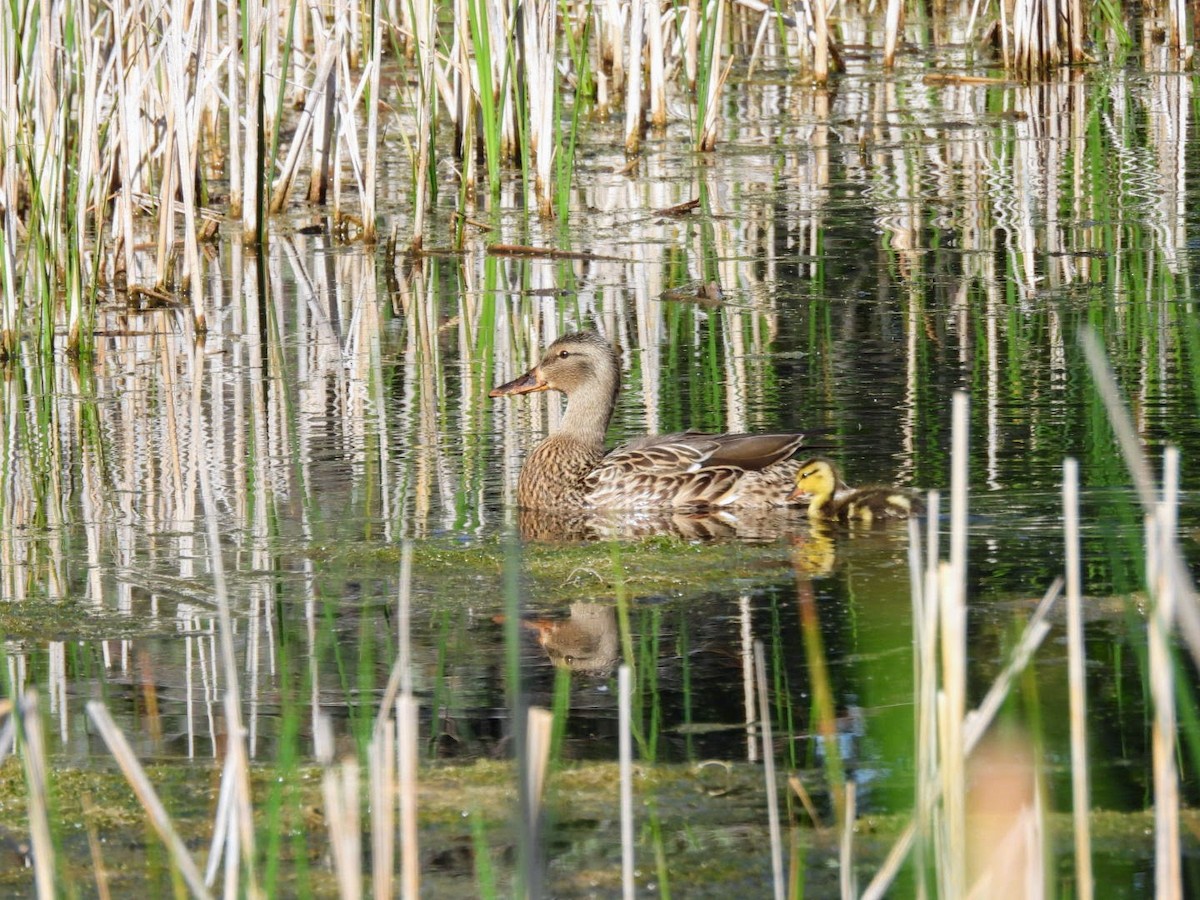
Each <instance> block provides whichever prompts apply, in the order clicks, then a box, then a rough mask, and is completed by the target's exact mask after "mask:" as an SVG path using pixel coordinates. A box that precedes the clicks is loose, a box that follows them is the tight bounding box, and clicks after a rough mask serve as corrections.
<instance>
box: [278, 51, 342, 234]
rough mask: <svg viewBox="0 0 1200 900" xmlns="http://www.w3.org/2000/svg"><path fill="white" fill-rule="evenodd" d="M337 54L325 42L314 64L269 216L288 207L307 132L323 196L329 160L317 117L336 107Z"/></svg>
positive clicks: (313, 169) (314, 168) (312, 167)
mask: <svg viewBox="0 0 1200 900" xmlns="http://www.w3.org/2000/svg"><path fill="white" fill-rule="evenodd" d="M337 51H338V44H337V42H336V41H333V40H329V41H327V42H326V44H325V49H324V51H323V52H322V54H321V57H320V59H319V61H318V62H317V69H316V72H315V73H314V75H313V82H312V88H311V89H310V90H309V92H308V96H307V97H306V98H305V101H304V109H302V110H301V111H300V116H299V118H298V119H297V120H296V129H295V132H294V134H293V137H292V143H291V146H290V147H289V148H288V155H287V158H286V159H285V160H284V161H283V163H282V164H281V165H280V167H279V177H278V178H277V179H275V184H274V186H273V187H272V189H271V205H270V211H271V212H272V213H278V212H281V211H282V210H283V208H284V206H285V205H286V204H287V198H288V195H289V194H290V193H291V191H292V185H293V183H294V182H295V180H296V171H297V169H298V168H299V166H300V158H301V155H302V153H303V151H304V147H305V145H306V144H307V142H308V136H309V133H310V132H313V133H314V138H313V160H312V166H311V171H312V172H313V173H314V175H316V173H318V171H319V172H320V173H321V175H320V176H318V177H317V181H318V184H319V186H320V188H321V189H322V193H321V195H323V187H324V184H325V179H324V172H325V170H326V168H327V167H328V157H327V155H325V154H324V151H326V150H327V148H326V147H325V145H324V143H323V142H324V139H325V138H327V137H328V135H327V134H326V133H325V132H324V131H323V130H322V129H321V128H320V127H317V126H319V125H320V124H321V123H320V121H319V119H318V117H319V115H320V114H321V111H322V108H324V109H325V110H329V109H330V108H332V106H333V105H334V103H335V100H334V97H333V95H332V93H331V92H334V91H336V87H335V85H336V84H337V80H336V78H335V77H334V74H333V66H334V63H335V62H336V61H337ZM311 193H312V191H311V188H310V194H311ZM309 199H312V197H311V196H310V198H309Z"/></svg>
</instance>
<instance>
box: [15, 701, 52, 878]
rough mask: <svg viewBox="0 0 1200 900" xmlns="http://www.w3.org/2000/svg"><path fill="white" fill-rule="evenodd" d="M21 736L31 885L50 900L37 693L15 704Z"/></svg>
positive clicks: (49, 857) (49, 841)
mask: <svg viewBox="0 0 1200 900" xmlns="http://www.w3.org/2000/svg"><path fill="white" fill-rule="evenodd" d="M17 708H18V709H19V710H20V725H21V734H22V735H23V737H24V738H25V747H24V752H23V753H22V754H21V763H22V765H23V767H24V769H25V783H26V785H27V787H26V791H25V797H26V799H27V800H28V805H29V838H30V844H31V852H32V855H33V883H34V885H35V886H36V888H37V895H38V897H39V900H53V898H54V897H55V896H57V895H56V893H55V888H54V841H53V840H52V839H51V837H50V811H49V807H48V799H47V798H48V795H47V788H48V786H49V785H48V782H47V771H48V770H47V767H46V744H45V741H44V740H43V738H42V717H41V714H40V712H39V710H38V692H37V689H36V688H29V689H28V690H26V691H25V693H24V694H23V695H22V696H21V698H20V699H19V700H18V701H17Z"/></svg>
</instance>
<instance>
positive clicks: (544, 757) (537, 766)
mask: <svg viewBox="0 0 1200 900" xmlns="http://www.w3.org/2000/svg"><path fill="white" fill-rule="evenodd" d="M525 727H526V731H527V734H528V735H529V742H528V744H527V745H526V746H527V747H528V748H529V750H528V752H529V758H528V766H529V809H530V810H531V811H532V818H533V820H534V823H536V822H537V821H538V820H540V819H541V817H542V797H543V796H544V794H545V789H546V771H547V770H548V769H549V767H550V743H551V742H550V737H551V734H552V733H553V731H554V714H553V713H551V712H550V710H548V709H542V708H541V707H540V706H531V707H529V713H528V716H527V719H526V725H525ZM535 828H536V824H535ZM535 833H536V832H535Z"/></svg>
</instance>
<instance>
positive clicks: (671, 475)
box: [584, 431, 804, 508]
mask: <svg viewBox="0 0 1200 900" xmlns="http://www.w3.org/2000/svg"><path fill="white" fill-rule="evenodd" d="M803 439H804V436H803V435H800V434H705V433H703V432H698V431H687V432H678V433H675V434H663V435H652V436H647V437H642V438H638V439H636V440H634V441H631V442H630V443H628V444H625V445H623V446H620V447H617V448H616V449H614V450H613V451H612V452H611V453H609V454H607V455H606V456H605V457H604V458H603V459H602V460H600V462H599V464H598V465H597V466H596V467H595V468H594V469H593V470H592V471H591V472H590V473H589V474H588V475H587V477H586V478H585V479H584V492H585V494H586V496H587V499H588V502H589V503H590V504H591V505H593V506H597V507H607V508H621V507H638V506H644V507H652V506H663V507H665V506H673V507H681V506H723V505H726V504H728V503H731V502H735V501H736V499H737V497H738V495H739V493H740V489H741V487H743V485H742V484H741V482H742V479H744V478H746V477H747V474H748V473H758V472H761V470H763V469H766V468H767V467H769V466H771V465H774V464H776V463H779V462H782V461H783V460H786V459H787V458H788V457H790V456H791V455H792V454H793V453H795V451H796V449H797V448H798V447H799V446H800V443H801V441H803ZM790 474H791V473H789V475H790ZM751 480H754V481H757V480H759V479H758V478H757V477H755V476H751ZM783 493H784V494H785V495H786V491H784V492H783Z"/></svg>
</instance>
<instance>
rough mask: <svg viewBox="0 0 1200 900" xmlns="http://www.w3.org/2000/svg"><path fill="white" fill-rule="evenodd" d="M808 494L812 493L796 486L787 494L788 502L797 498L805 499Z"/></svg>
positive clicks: (792, 501) (793, 501) (795, 500)
mask: <svg viewBox="0 0 1200 900" xmlns="http://www.w3.org/2000/svg"><path fill="white" fill-rule="evenodd" d="M810 496H812V495H811V494H809V492H808V491H805V490H801V489H800V488H796V489H795V490H794V491H792V492H791V493H790V494H788V503H795V502H797V501H798V500H807V499H808V498H809V497H810Z"/></svg>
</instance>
